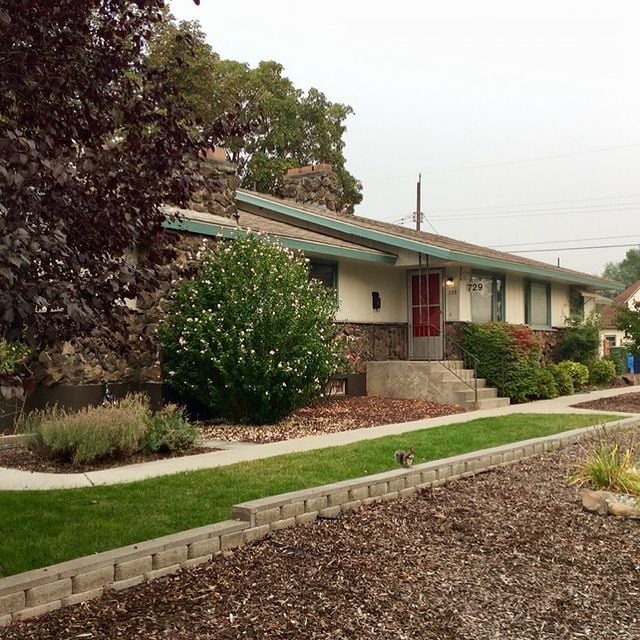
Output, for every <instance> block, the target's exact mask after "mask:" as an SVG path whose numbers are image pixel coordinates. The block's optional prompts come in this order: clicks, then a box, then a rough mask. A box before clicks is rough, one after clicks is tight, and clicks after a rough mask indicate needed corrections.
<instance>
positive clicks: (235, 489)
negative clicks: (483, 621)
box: [0, 414, 620, 576]
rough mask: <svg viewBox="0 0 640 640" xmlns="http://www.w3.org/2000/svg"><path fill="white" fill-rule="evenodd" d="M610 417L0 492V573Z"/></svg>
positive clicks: (523, 419)
mask: <svg viewBox="0 0 640 640" xmlns="http://www.w3.org/2000/svg"><path fill="white" fill-rule="evenodd" d="M618 419H620V416H611V415H597V414H584V415H576V414H570V415H537V414H514V415H509V416H502V417H496V418H483V419H479V420H472V421H470V422H465V423H461V424H453V425H447V426H442V427H436V428H432V429H424V430H422V431H411V432H407V433H404V434H401V435H398V436H387V437H383V438H376V439H374V440H364V441H361V442H357V443H354V444H350V445H345V446H341V447H332V448H328V449H321V450H317V451H307V452H304V453H296V454H289V455H283V456H278V457H275V458H267V459H265V460H258V461H254V462H245V463H239V464H234V465H230V466H227V467H218V468H215V469H207V470H203V471H193V472H189V473H180V474H176V475H172V476H165V477H160V478H155V479H150V480H145V481H142V482H136V483H132V484H125V485H115V486H108V487H90V488H85V489H64V490H56V491H4V492H0V576H2V575H4V576H7V575H12V574H14V573H19V572H22V571H27V570H29V569H35V568H38V567H44V566H47V565H50V564H54V563H57V562H62V561H64V560H69V559H72V558H77V557H80V556H84V555H89V554H91V553H95V552H98V551H104V550H107V549H113V548H116V547H120V546H123V545H127V544H131V543H134V542H141V541H143V540H147V539H149V538H154V537H157V536H161V535H166V534H169V533H174V532H177V531H181V530H184V529H190V528H192V527H197V526H202V525H204V524H209V523H213V522H217V521H220V520H226V519H228V518H229V517H230V514H231V511H230V508H231V505H233V504H235V503H238V502H244V501H246V500H252V499H255V498H260V497H265V496H269V495H275V494H278V493H283V492H287V491H294V490H297V489H304V488H306V487H311V486H317V485H322V484H327V483H329V482H337V481H339V480H346V479H348V478H357V477H360V476H365V475H370V474H373V473H379V472H382V471H387V470H389V469H393V468H397V465H396V464H395V462H394V461H393V452H394V451H395V450H396V449H400V448H408V447H414V449H415V450H416V459H415V463H416V464H417V463H420V462H426V461H429V460H436V459H438V458H445V457H448V456H453V455H457V454H461V453H466V452H469V451H474V450H477V449H484V448H487V447H493V446H498V445H501V444H506V443H509V442H515V441H518V440H526V439H528V438H535V437H539V436H545V435H550V434H554V433H559V432H561V431H567V430H570V429H576V428H579V427H584V426H588V425H596V424H603V423H604V422H608V421H610V420H618Z"/></svg>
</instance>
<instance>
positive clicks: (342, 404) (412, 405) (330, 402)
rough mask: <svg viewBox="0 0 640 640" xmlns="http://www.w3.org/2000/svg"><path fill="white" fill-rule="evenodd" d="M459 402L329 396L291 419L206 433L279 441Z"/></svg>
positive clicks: (450, 408) (441, 412) (445, 411)
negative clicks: (439, 402) (445, 402)
mask: <svg viewBox="0 0 640 640" xmlns="http://www.w3.org/2000/svg"><path fill="white" fill-rule="evenodd" d="M466 411H468V409H467V408H465V407H462V406H460V405H450V404H438V403H435V402H428V401H426V400H401V399H397V398H381V397H377V396H354V397H347V398H329V399H327V400H324V401H322V402H317V403H315V404H312V405H309V406H307V407H302V408H301V409H298V410H297V411H295V412H294V413H293V414H292V415H291V416H290V417H289V418H286V419H285V420H282V421H281V422H279V423H278V424H274V425H260V426H250V425H234V424H224V425H210V426H205V427H203V429H202V431H203V435H204V436H205V437H206V438H210V439H212V440H230V441H237V442H254V443H260V444H262V443H266V442H278V441H280V440H289V439H290V438H302V437H304V436H315V435H320V434H323V433H338V432H340V431H350V430H352V429H365V428H367V427H377V426H379V425H383V424H392V423H396V422H411V421H413V420H421V419H425V418H437V417H439V416H450V415H454V414H456V413H464V412H466Z"/></svg>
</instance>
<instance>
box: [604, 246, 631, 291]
mask: <svg viewBox="0 0 640 640" xmlns="http://www.w3.org/2000/svg"><path fill="white" fill-rule="evenodd" d="M602 275H603V277H604V278H609V280H617V281H618V282H624V284H627V285H629V284H633V283H634V282H637V281H638V280H640V247H639V248H637V249H629V250H628V251H627V254H626V255H625V257H624V259H623V260H621V261H620V262H607V264H606V265H605V266H604V272H603V273H602Z"/></svg>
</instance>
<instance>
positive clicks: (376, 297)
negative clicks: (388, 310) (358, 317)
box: [371, 291, 382, 311]
mask: <svg viewBox="0 0 640 640" xmlns="http://www.w3.org/2000/svg"><path fill="white" fill-rule="evenodd" d="M371 306H372V307H373V308H374V309H375V311H380V307H381V306H382V301H381V300H380V294H379V293H378V292H377V291H372V292H371Z"/></svg>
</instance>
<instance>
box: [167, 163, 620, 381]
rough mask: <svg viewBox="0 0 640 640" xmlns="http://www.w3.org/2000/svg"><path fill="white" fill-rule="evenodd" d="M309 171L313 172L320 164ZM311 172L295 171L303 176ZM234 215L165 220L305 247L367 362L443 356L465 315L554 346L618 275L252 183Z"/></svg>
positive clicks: (451, 352) (613, 286)
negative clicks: (522, 328) (333, 207)
mask: <svg viewBox="0 0 640 640" xmlns="http://www.w3.org/2000/svg"><path fill="white" fill-rule="evenodd" d="M308 171H310V172H312V171H313V167H309V168H308ZM304 172H305V170H298V171H297V173H298V174H302V175H303V174H304ZM235 200H236V205H237V213H236V215H235V216H233V217H231V218H229V217H224V216H217V215H214V214H211V213H208V212H198V211H194V210H179V213H180V215H181V217H180V219H179V220H173V221H168V222H167V227H169V228H172V229H175V230H179V231H182V232H187V233H188V234H198V235H202V236H217V237H224V238H230V237H233V236H235V235H236V234H238V233H244V232H246V231H247V230H252V231H255V232H260V233H265V234H268V235H269V236H271V237H273V238H275V239H277V240H278V241H279V242H280V243H281V244H282V245H284V246H286V247H288V248H291V249H295V250H299V251H302V252H303V253H304V254H305V256H306V257H307V258H308V259H309V260H310V263H311V271H312V276H313V277H315V278H317V279H320V280H321V281H323V282H324V283H326V285H327V286H330V287H332V288H334V289H335V290H336V295H337V299H338V309H337V312H336V322H337V323H339V324H341V325H342V326H343V327H344V332H345V334H346V336H347V338H348V339H349V340H352V341H353V343H354V352H355V354H354V355H355V357H356V359H357V361H358V363H359V365H360V366H361V368H362V369H364V364H365V362H369V363H371V362H372V361H388V360H404V361H446V360H447V359H452V358H458V357H459V356H458V355H455V354H457V352H456V351H455V349H453V347H452V345H455V344H456V340H455V339H456V337H458V335H459V331H460V329H461V326H462V325H463V323H468V322H478V323H484V322H487V321H492V320H494V321H504V322H508V323H512V324H518V325H520V324H526V325H528V326H530V327H531V328H532V329H534V330H536V331H537V332H539V335H540V336H541V338H542V341H543V345H544V346H545V350H546V352H547V353H549V352H550V351H551V349H552V348H553V346H554V345H555V342H556V340H557V334H558V331H557V330H558V329H560V328H562V327H564V326H565V321H566V319H567V318H568V317H569V316H570V315H574V314H584V313H588V312H589V311H590V310H591V309H592V308H594V309H595V300H596V298H597V295H596V293H595V291H596V290H611V291H618V290H620V288H621V287H622V285H620V284H619V283H616V282H612V281H609V280H605V279H603V278H600V277H597V276H594V275H590V274H586V273H581V272H578V271H573V270H570V269H565V268H562V267H557V266H554V265H551V264H547V263H544V262H539V261H536V260H531V259H529V258H525V257H522V256H518V255H514V254H510V253H506V252H503V251H497V250H494V249H490V248H487V247H482V246H479V245H474V244H470V243H467V242H462V241H459V240H455V239H452V238H448V237H444V236H440V235H435V234H432V233H426V232H422V231H415V230H412V229H408V228H406V227H402V226H398V225H395V224H389V223H385V222H380V221H377V220H371V219H368V218H364V217H360V216H354V215H346V214H341V213H337V212H334V211H330V210H327V209H322V208H319V207H315V206H308V205H303V204H300V203H299V202H295V201H290V200H285V199H281V198H276V197H274V196H270V195H264V194H260V193H256V192H253V191H249V190H245V189H237V190H236V194H235Z"/></svg>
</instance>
